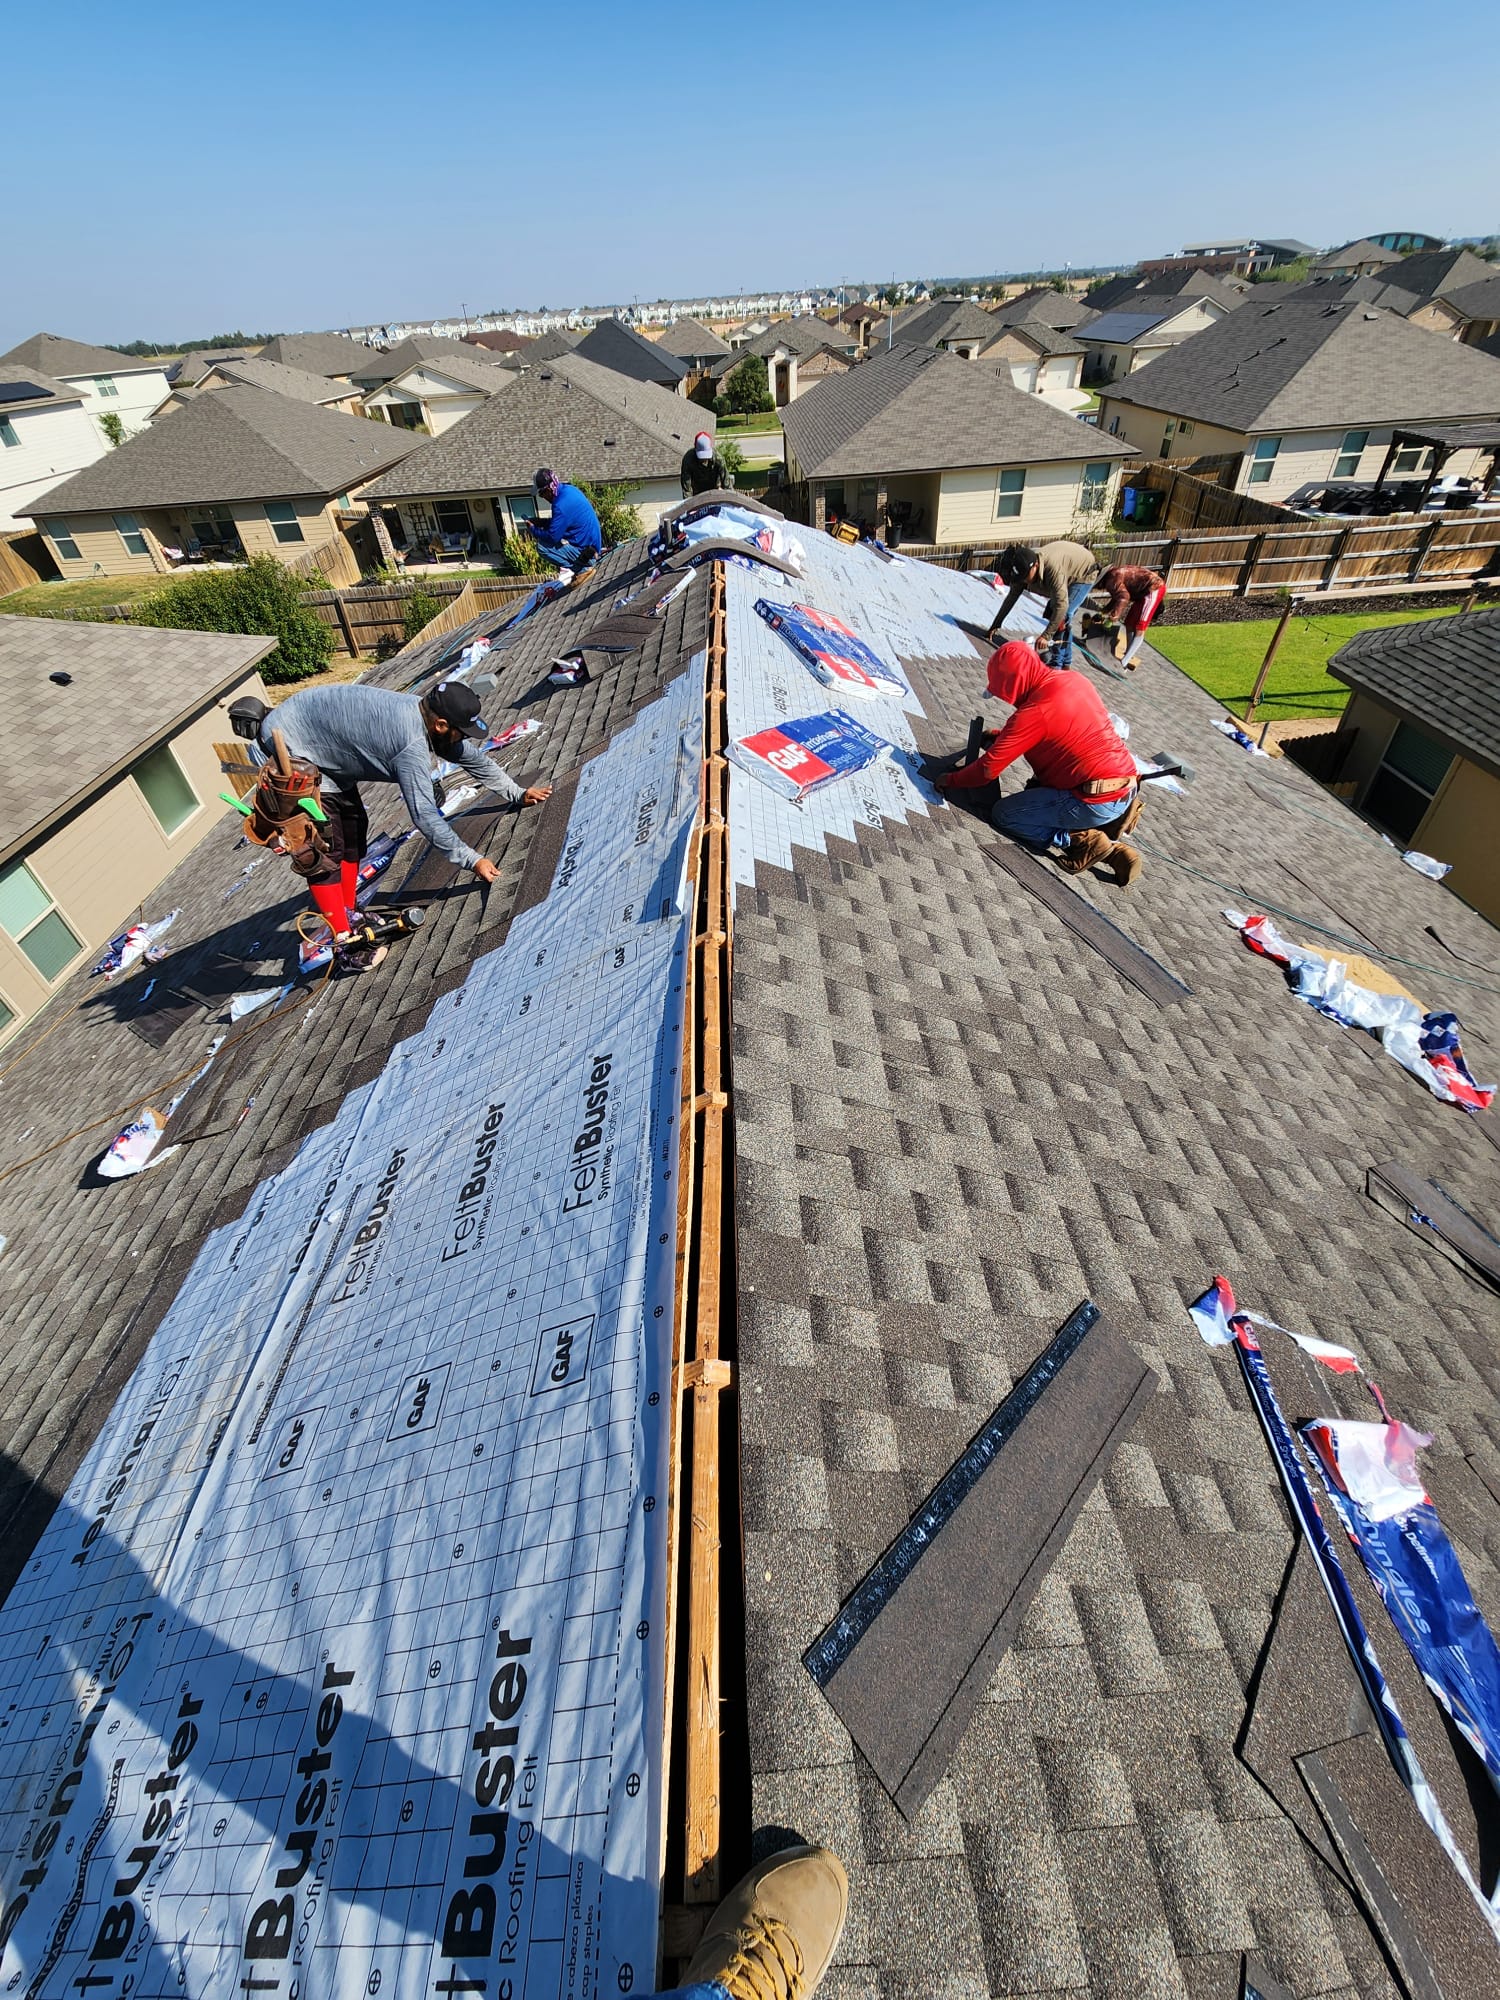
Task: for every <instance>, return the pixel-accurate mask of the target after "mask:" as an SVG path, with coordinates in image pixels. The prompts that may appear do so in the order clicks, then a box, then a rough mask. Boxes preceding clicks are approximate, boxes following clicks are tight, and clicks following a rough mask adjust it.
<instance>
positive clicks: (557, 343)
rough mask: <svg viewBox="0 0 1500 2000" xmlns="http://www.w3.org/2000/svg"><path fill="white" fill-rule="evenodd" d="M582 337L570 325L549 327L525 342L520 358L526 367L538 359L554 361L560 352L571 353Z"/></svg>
mask: <svg viewBox="0 0 1500 2000" xmlns="http://www.w3.org/2000/svg"><path fill="white" fill-rule="evenodd" d="M582 339H583V335H582V334H581V333H575V332H574V331H573V329H572V328H571V327H570V326H553V327H549V328H548V329H547V331H546V332H545V333H539V334H538V335H537V337H536V339H535V340H530V341H528V342H527V343H526V346H525V349H524V350H523V352H522V357H521V358H522V360H523V362H524V363H525V365H526V366H527V367H528V368H530V367H531V366H532V365H533V364H534V363H536V362H538V361H556V359H557V358H558V356H559V355H560V354H571V353H572V352H573V350H574V348H576V347H577V345H578V343H579V342H580V341H581V340H582Z"/></svg>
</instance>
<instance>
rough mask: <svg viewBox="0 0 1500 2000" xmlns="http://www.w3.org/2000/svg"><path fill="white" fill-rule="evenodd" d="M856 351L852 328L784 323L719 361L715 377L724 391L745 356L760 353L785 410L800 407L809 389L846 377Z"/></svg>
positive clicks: (775, 399) (811, 320) (824, 322)
mask: <svg viewBox="0 0 1500 2000" xmlns="http://www.w3.org/2000/svg"><path fill="white" fill-rule="evenodd" d="M856 352H857V349H856V344H855V341H854V337H853V334H852V332H851V331H850V329H849V328H848V327H844V326H837V325H834V324H832V323H831V322H830V321H828V320H826V319H814V318H811V317H806V318H800V319H779V320H776V321H775V322H774V323H773V324H772V325H771V326H768V327H767V328H766V329H765V331H764V332H763V333H759V334H757V335H756V336H755V338H754V339H753V340H749V341H747V342H746V343H745V344H744V345H743V346H742V347H739V348H736V349H735V350H734V351H733V352H732V353H731V354H728V355H725V356H724V357H722V358H721V359H720V360H718V361H716V362H715V363H714V365H713V367H712V368H711V369H710V371H709V374H710V377H711V379H712V381H713V383H714V385H715V388H716V389H717V390H720V391H722V389H723V386H724V383H725V382H726V381H727V380H728V378H729V376H731V375H732V374H733V373H734V371H735V369H736V368H737V367H738V366H739V364H740V363H741V362H742V361H743V360H744V359H745V357H746V356H747V355H749V354H758V355H759V356H760V358H761V360H762V361H764V362H765V364H766V381H767V383H768V385H769V387H770V391H771V400H772V402H773V403H774V404H775V405H776V408H777V409H778V410H779V409H782V408H784V406H785V405H786V404H788V403H790V402H794V401H795V400H796V398H797V397H798V396H800V395H801V394H802V391H803V389H804V388H805V387H807V386H808V385H809V384H811V383H813V382H816V381H820V380H823V379H824V378H826V377H827V376H829V375H842V374H845V373H846V372H847V369H848V365H849V364H851V363H852V362H853V361H854V359H855V357H856Z"/></svg>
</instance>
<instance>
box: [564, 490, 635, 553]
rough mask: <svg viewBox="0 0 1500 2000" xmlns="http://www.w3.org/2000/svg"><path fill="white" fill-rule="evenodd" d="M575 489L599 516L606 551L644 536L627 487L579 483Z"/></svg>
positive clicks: (600, 530)
mask: <svg viewBox="0 0 1500 2000" xmlns="http://www.w3.org/2000/svg"><path fill="white" fill-rule="evenodd" d="M578 488H579V491H580V492H581V493H582V494H583V496H584V498H585V499H586V500H587V501H588V503H589V505H590V506H591V507H592V508H593V510H594V512H595V513H596V514H597V515H598V516H599V532H600V534H601V535H603V537H604V546H605V547H606V548H607V549H612V548H614V547H615V545H616V544H617V543H619V542H629V541H634V539H635V537H636V536H637V535H643V534H644V533H645V532H646V527H645V523H644V522H643V521H642V519H641V517H640V514H639V512H638V511H637V510H636V509H635V508H634V507H632V506H631V504H630V492H631V489H630V488H629V487H628V486H603V485H597V484H594V483H592V482H590V481H589V480H587V479H580V480H579V482H578Z"/></svg>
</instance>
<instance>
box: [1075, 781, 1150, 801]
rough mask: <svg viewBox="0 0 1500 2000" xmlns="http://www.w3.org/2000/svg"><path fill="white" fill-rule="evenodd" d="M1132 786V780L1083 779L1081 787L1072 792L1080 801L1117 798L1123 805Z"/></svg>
mask: <svg viewBox="0 0 1500 2000" xmlns="http://www.w3.org/2000/svg"><path fill="white" fill-rule="evenodd" d="M1134 785H1135V779H1134V778H1085V779H1084V781H1083V783H1082V784H1081V785H1075V786H1074V787H1073V792H1074V796H1075V797H1076V798H1080V799H1110V798H1118V799H1119V800H1120V802H1121V804H1122V805H1123V803H1124V802H1125V800H1126V799H1127V798H1129V796H1130V793H1131V791H1132V789H1133V787H1134Z"/></svg>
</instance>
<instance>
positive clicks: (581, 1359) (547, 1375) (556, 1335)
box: [531, 1313, 594, 1396]
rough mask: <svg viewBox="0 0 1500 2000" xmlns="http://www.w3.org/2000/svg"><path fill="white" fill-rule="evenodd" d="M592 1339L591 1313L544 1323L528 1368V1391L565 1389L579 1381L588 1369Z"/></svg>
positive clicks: (535, 1394) (592, 1319) (542, 1391)
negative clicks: (550, 1323)
mask: <svg viewBox="0 0 1500 2000" xmlns="http://www.w3.org/2000/svg"><path fill="white" fill-rule="evenodd" d="M593 1339H594V1315H593V1314H592V1313H586V1314H585V1315H584V1317H583V1318H582V1319H568V1320H564V1321H563V1323H562V1325H561V1326H545V1327H543V1328H542V1331H541V1333H540V1335H539V1336H538V1338H537V1344H536V1366H535V1367H534V1368H533V1369H532V1371H531V1393H532V1395H533V1396H542V1395H545V1394H546V1392H547V1391H548V1390H549V1389H566V1388H567V1387H568V1385H569V1384H570V1383H572V1382H581V1381H582V1380H583V1378H584V1376H585V1375H586V1374H587V1373H588V1366H589V1348H590V1347H591V1346H592V1345H593Z"/></svg>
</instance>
